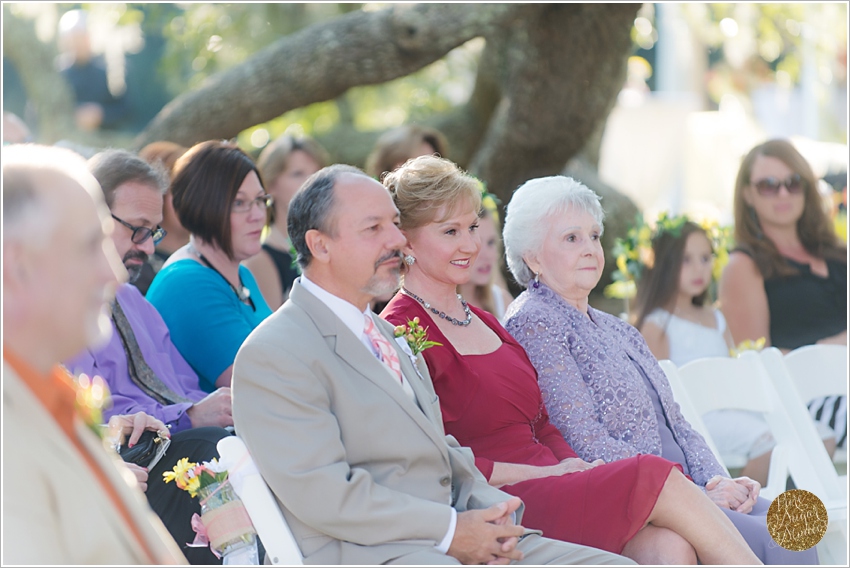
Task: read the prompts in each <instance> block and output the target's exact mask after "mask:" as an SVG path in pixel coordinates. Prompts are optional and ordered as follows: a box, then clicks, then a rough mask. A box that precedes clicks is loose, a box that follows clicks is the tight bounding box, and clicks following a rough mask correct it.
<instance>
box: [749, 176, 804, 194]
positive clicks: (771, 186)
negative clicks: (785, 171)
mask: <svg viewBox="0 0 850 568" xmlns="http://www.w3.org/2000/svg"><path fill="white" fill-rule="evenodd" d="M752 184H753V187H755V188H756V191H758V192H759V195H763V196H765V197H773V196H774V195H779V188H780V187H782V186H783V185H784V186H785V189H787V190H788V193H801V192H802V191H803V186H804V182H803V178H802V177H800V174H792V175H790V176H788V179H786V180H784V181H783V180H781V179H776V178H775V177H769V178H764V179H760V180H758V181H756V182H752Z"/></svg>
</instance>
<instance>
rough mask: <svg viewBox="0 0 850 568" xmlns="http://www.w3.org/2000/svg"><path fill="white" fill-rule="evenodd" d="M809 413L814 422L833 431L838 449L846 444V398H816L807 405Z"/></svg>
mask: <svg viewBox="0 0 850 568" xmlns="http://www.w3.org/2000/svg"><path fill="white" fill-rule="evenodd" d="M808 406H809V413H810V414H811V415H812V418H814V420H815V422H820V423H821V424H823V425H824V426H829V427H830V428H832V429H833V430H834V431H835V441H836V443H837V444H838V447H839V448H844V447H846V442H847V397H846V396H826V397H820V398H816V399H814V400H813V401H811V402H810V403H809V405H808Z"/></svg>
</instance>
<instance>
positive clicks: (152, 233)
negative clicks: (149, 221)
mask: <svg viewBox="0 0 850 568" xmlns="http://www.w3.org/2000/svg"><path fill="white" fill-rule="evenodd" d="M112 218H113V219H115V220H116V221H118V222H119V223H121V224H122V225H124V226H125V227H127V228H128V229H130V230H131V231H133V236H132V237H130V240H131V241H133V242H134V243H136V244H137V245H140V244H142V243H143V242H145V241H146V240H148V239H149V238H151V237H153V244H154V246H156V245H158V244H159V241H161V240H162V238H163V237H164V236H165V235H166V231H165V229H163V228H162V227H159V226H157V228H156V229H148V228H147V227H137V226H135V225H131V224H130V223H128V222H127V221H125V220H124V219H119V218H118V217H116V216H115V215H113V216H112Z"/></svg>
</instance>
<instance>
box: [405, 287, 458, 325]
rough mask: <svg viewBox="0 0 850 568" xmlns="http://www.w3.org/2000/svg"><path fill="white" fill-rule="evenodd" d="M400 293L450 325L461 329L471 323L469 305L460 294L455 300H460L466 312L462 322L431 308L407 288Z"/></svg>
mask: <svg viewBox="0 0 850 568" xmlns="http://www.w3.org/2000/svg"><path fill="white" fill-rule="evenodd" d="M401 291H402V292H404V293H405V294H407V295H408V296H410V297H411V298H413V299H414V300H416V301H417V302H419V303H420V304H422V305H423V306H425V309H426V310H430V311H431V313H433V314H434V315H437V316H440V317H441V318H442V319H444V320H447V321H448V322H449V323H450V324H452V325H459V326H461V327H463V326H467V325H469V323H470V322H471V321H472V311H470V309H469V305H468V304H467V303H466V300H464V299H463V296H461V295H460V294H458V295H457V299H458V300H460V303H461V305H463V311H464V312H466V319H465V320H462V321H461V320H459V319H455V318H453V317H451V316H449V315H446V312H441V311H439V310H436V309H434V308H432V307H431V304H429V303H428V302H426V301H425V300H423V299H422V298H420V297H419V296H417V295H416V294H414V293H413V292H411V291H410V290H408V289H407V288H402V289H401Z"/></svg>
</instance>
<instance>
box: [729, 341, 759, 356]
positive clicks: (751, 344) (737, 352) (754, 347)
mask: <svg viewBox="0 0 850 568" xmlns="http://www.w3.org/2000/svg"><path fill="white" fill-rule="evenodd" d="M764 344H765V338H764V337H759V338H758V339H756V340H755V341H753V340H751V339H745V340H744V341H742V342H741V343H739V344H738V346H737V347H733V348H732V349H730V350H729V356H730V357H740V356H741V353H743V352H745V351H761V350H762V349H764Z"/></svg>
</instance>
